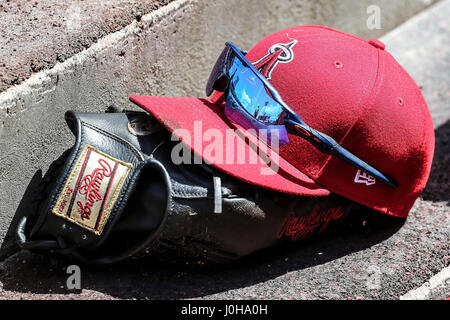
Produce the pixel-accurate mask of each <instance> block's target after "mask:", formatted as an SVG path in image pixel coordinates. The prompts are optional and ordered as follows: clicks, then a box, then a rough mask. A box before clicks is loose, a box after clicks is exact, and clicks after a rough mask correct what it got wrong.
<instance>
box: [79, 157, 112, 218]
mask: <svg viewBox="0 0 450 320" xmlns="http://www.w3.org/2000/svg"><path fill="white" fill-rule="evenodd" d="M98 164H99V165H100V168H96V169H94V171H92V173H91V174H88V175H86V176H85V177H84V178H83V180H82V181H81V185H80V189H79V194H81V195H84V196H85V200H86V201H85V203H83V202H81V201H77V205H78V207H79V210H80V211H81V213H80V216H81V219H82V220H84V219H90V217H91V210H92V206H93V205H94V203H96V202H97V201H100V200H103V197H102V195H101V194H100V188H101V186H102V182H103V179H104V178H105V177H110V176H111V173H112V170H111V167H110V166H109V164H108V162H106V161H105V160H104V159H99V160H98Z"/></svg>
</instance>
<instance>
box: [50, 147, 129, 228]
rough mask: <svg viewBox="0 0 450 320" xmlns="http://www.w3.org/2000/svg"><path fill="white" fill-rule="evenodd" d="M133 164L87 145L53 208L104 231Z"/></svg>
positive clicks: (69, 217)
mask: <svg viewBox="0 0 450 320" xmlns="http://www.w3.org/2000/svg"><path fill="white" fill-rule="evenodd" d="M132 167H133V166H132V165H131V164H130V163H125V162H122V161H120V160H118V159H115V158H113V157H111V156H109V155H107V154H105V153H103V152H100V151H98V150H97V149H95V148H93V147H92V146H89V145H88V146H86V147H85V148H84V150H83V152H82V153H81V155H80V157H79V158H78V160H77V162H76V164H75V166H74V168H73V170H72V172H71V173H70V175H69V179H68V180H67V182H66V185H65V186H64V189H63V190H62V192H61V194H60V195H59V197H58V201H57V202H56V204H55V206H54V208H53V210H52V212H53V213H54V214H56V215H57V216H60V217H62V218H64V219H67V220H69V221H71V222H73V223H75V224H77V225H79V226H81V227H83V228H85V229H88V230H90V231H92V232H94V233H95V234H97V235H100V234H101V233H102V231H103V227H104V225H105V223H106V221H108V217H109V215H110V213H111V210H112V208H113V206H114V203H115V202H116V200H117V197H118V195H119V193H120V190H121V189H122V186H123V183H124V182H125V179H126V177H127V176H128V173H129V172H130V169H131V168H132Z"/></svg>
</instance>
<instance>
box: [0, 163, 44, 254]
mask: <svg viewBox="0 0 450 320" xmlns="http://www.w3.org/2000/svg"><path fill="white" fill-rule="evenodd" d="M41 180H42V171H41V170H37V171H36V172H35V174H34V175H33V177H32V178H31V181H30V183H29V184H28V187H27V189H26V190H25V193H24V195H23V197H22V199H21V200H20V203H19V206H18V207H17V210H16V213H15V214H14V217H13V219H12V221H11V224H10V225H9V228H8V231H7V232H6V235H5V238H4V240H3V242H2V245H1V247H0V261H2V260H3V259H5V258H6V257H8V256H10V255H12V254H14V253H16V252H17V251H19V250H20V248H19V246H18V245H17V244H16V241H15V237H16V236H15V234H16V228H17V224H18V222H19V220H20V219H21V218H22V217H25V216H26V217H28V216H29V215H31V214H32V213H33V212H34V210H35V208H34V206H35V204H36V201H35V199H36V192H37V191H38V188H39V185H40V183H41Z"/></svg>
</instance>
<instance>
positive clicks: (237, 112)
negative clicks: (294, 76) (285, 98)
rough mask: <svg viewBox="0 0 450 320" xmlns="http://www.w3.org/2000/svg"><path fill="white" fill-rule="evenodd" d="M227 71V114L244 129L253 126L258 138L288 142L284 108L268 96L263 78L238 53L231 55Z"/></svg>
mask: <svg viewBox="0 0 450 320" xmlns="http://www.w3.org/2000/svg"><path fill="white" fill-rule="evenodd" d="M228 74H229V78H230V82H229V88H228V96H227V100H226V102H225V115H226V116H227V118H229V119H230V120H232V121H233V122H235V123H237V124H238V125H240V126H242V127H243V128H244V129H255V130H256V133H257V135H258V136H259V138H261V139H262V140H264V141H265V142H266V143H267V144H268V145H274V144H275V143H276V144H277V145H278V146H282V145H285V144H287V143H289V138H288V134H287V131H286V127H285V126H284V124H283V120H284V116H285V111H284V109H283V107H282V106H281V105H280V104H279V103H277V102H276V101H275V100H274V99H273V98H272V97H271V96H270V94H269V93H268V92H267V90H266V88H265V86H264V84H263V83H262V81H261V80H260V79H259V78H258V77H257V76H256V75H255V74H254V73H253V71H252V70H251V69H250V68H248V67H246V66H245V65H244V64H243V63H242V62H241V61H240V60H239V59H238V58H237V57H235V58H234V59H233V61H232V64H231V66H230V68H229V71H228Z"/></svg>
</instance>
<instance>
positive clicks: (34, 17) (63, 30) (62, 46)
mask: <svg viewBox="0 0 450 320" xmlns="http://www.w3.org/2000/svg"><path fill="white" fill-rule="evenodd" d="M171 1H173V0H161V1H154V0H106V1H105V0H87V1H83V0H81V1H80V0H75V1H60V0H46V1H28V0H14V1H10V0H7V1H1V2H0V92H1V91H4V90H5V89H7V88H8V87H10V86H13V85H16V84H18V83H21V82H22V81H23V80H25V79H28V78H29V77H30V76H31V75H32V74H33V73H36V72H38V71H40V70H45V69H48V68H51V67H53V66H54V65H55V64H56V63H57V62H62V61H65V60H67V59H68V58H70V57H72V56H73V55H74V54H75V53H78V52H80V51H82V50H84V49H86V48H88V47H90V46H91V45H92V44H93V43H94V42H96V41H97V40H98V39H100V38H101V37H104V36H105V35H107V34H109V33H111V32H115V31H118V30H120V29H122V28H123V27H125V26H126V25H128V24H130V23H131V22H132V21H133V20H135V19H139V18H140V17H141V16H142V15H144V14H147V13H149V12H151V11H154V10H155V9H158V8H160V7H161V6H164V5H166V4H167V3H169V2H171Z"/></svg>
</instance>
